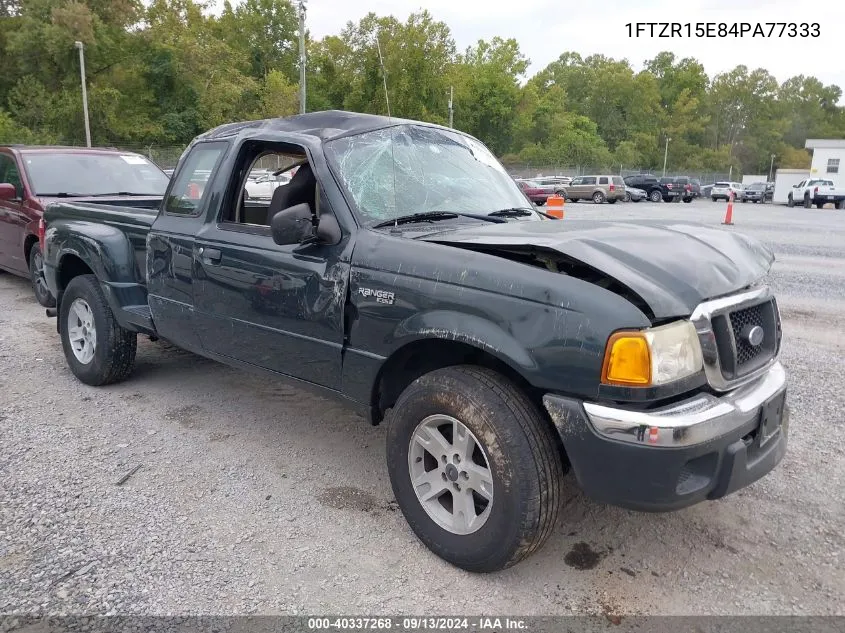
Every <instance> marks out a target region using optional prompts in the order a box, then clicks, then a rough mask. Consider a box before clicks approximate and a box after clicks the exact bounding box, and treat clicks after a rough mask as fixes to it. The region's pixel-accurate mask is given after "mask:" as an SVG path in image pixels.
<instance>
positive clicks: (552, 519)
mask: <svg viewBox="0 0 845 633" xmlns="http://www.w3.org/2000/svg"><path fill="white" fill-rule="evenodd" d="M561 450H562V449H561V447H560V442H559V439H558V438H557V436H556V435H554V432H553V427H552V426H551V424H550V423H549V422H548V420H546V419H545V418H544V417H543V416H542V414H541V413H540V411H539V410H538V408H537V407H536V406H535V405H534V404H533V403H532V402H531V401H530V400H529V399H528V398H527V396H526V395H525V394H524V393H523V392H522V391H521V390H520V389H518V388H517V387H516V386H515V385H514V384H513V383H511V382H510V381H508V380H507V379H506V378H504V377H503V376H501V375H500V374H498V373H496V372H494V371H491V370H488V369H482V368H479V367H470V366H457V367H447V368H444V369H438V370H435V371H433V372H430V373H428V374H425V375H423V376H421V377H420V378H418V379H417V380H415V381H414V382H413V383H411V385H410V386H408V388H407V389H405V391H404V392H403V393H402V395H401V396H400V397H399V400H398V401H397V403H396V406H395V407H394V409H393V412H392V414H391V416H390V421H389V427H388V430H387V466H388V471H389V473H390V481H391V485H392V487H393V493H394V495H395V497H396V501H397V502H398V504H399V507H400V508H401V509H402V513H403V514H404V515H405V519H406V520H407V521H408V524H409V525H410V527H411V529H412V530H413V531H414V533H415V534H416V535H417V537H418V538H419V539H420V540H421V541H422V542H423V543H424V544H425V545H426V547H428V548H429V549H430V550H431V551H432V552H434V553H435V554H437V555H438V556H440V557H441V558H443V559H444V560H446V561H448V562H450V563H452V564H453V565H456V566H457V567H460V568H462V569H465V570H467V571H473V572H492V571H497V570H500V569H505V568H506V567H510V566H511V565H514V564H516V563H518V562H519V561H521V560H522V559H524V558H526V557H527V556H529V555H530V554H532V553H534V552H535V551H537V550H538V549H540V547H541V546H542V545H543V544H544V543H545V541H546V540H547V539H548V537H549V535H550V534H551V532H552V530H553V529H554V526H555V523H556V521H557V516H558V512H559V509H560V505H561V494H562V490H561V486H562V478H563V475H564V466H563V458H562V453H561Z"/></svg>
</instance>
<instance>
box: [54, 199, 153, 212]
mask: <svg viewBox="0 0 845 633" xmlns="http://www.w3.org/2000/svg"><path fill="white" fill-rule="evenodd" d="M163 197H164V196H62V197H60V198H57V197H55V196H38V200H39V202H41V205H42V206H44V207H46V206H47V205H48V204H52V203H54V202H86V203H87V202H92V203H94V204H119V205H122V206H125V207H138V208H141V209H152V208H157V207H158V205H159V204H160V203H161V200H162V198H163Z"/></svg>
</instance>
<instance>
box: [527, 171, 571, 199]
mask: <svg viewBox="0 0 845 633" xmlns="http://www.w3.org/2000/svg"><path fill="white" fill-rule="evenodd" d="M534 182H536V183H537V184H538V185H540V186H541V187H543V188H548V189H549V190H550V191H551V192H552V193H554V194H556V195H559V196H562V195H563V194H564V191H565V190H566V187H567V186H568V185H569V184H570V183H571V182H572V178H570V177H569V176H545V177H543V178H534Z"/></svg>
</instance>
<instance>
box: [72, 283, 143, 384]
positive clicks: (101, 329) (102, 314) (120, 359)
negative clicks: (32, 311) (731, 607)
mask: <svg viewBox="0 0 845 633" xmlns="http://www.w3.org/2000/svg"><path fill="white" fill-rule="evenodd" d="M59 319H61V321H60V327H61V338H62V348H63V349H64V353H65V358H66V359H67V362H68V365H69V366H70V370H71V371H72V372H73V375H74V376H76V377H77V378H78V379H79V380H80V381H82V382H84V383H85V384H86V385H93V386H100V385H108V384H111V383H114V382H120V381H121V380H125V379H126V378H127V377H128V376H129V374H130V373H132V368H133V366H134V365H135V352H136V350H137V346H138V339H137V337H136V335H135V333H134V332H130V331H129V330H125V329H123V328H122V327H120V325H118V323H117V321H116V320H115V318H114V314H113V313H112V311H111V308H110V307H109V304H108V302H107V301H106V297H105V295H104V294H103V290H102V289H101V288H100V284H99V282H98V281H97V278H96V277H95V276H94V275H80V276H78V277H74V278H73V279H71V281H70V283H69V284H68V285H67V289H66V290H65V292H64V294H63V295H62V303H61V305H60V306H59Z"/></svg>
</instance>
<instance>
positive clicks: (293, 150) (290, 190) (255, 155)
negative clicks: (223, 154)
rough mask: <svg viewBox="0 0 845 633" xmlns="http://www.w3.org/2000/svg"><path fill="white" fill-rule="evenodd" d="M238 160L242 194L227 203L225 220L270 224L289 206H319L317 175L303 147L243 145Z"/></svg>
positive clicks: (247, 223) (229, 221)
mask: <svg viewBox="0 0 845 633" xmlns="http://www.w3.org/2000/svg"><path fill="white" fill-rule="evenodd" d="M239 163H240V168H239V169H237V170H236V173H237V174H238V181H239V182H240V188H239V195H237V196H232V197H233V198H236V199H235V200H233V203H234V204H229V205H225V210H224V214H223V217H222V218H221V220H222V221H223V222H227V223H235V224H242V225H249V226H270V222H271V220H272V219H273V216H275V215H276V214H277V213H278V212H279V211H281V210H283V209H287V208H288V207H292V206H294V205H297V204H302V203H307V204H308V205H309V206H310V207H311V209H312V211H315V210H316V204H317V201H316V193H317V179H316V177H315V175H314V172H313V170H312V169H311V165H310V164H309V163H308V158H307V156H306V154H305V151H304V150H302V149H301V148H298V147H293V146H284V147H278V148H271V147H268V146H267V145H266V144H264V145H263V146H261V145H257V144H256V146H254V147H246V148H245V149H244V151H243V152H242V155H241V157H240V160H239ZM230 199H231V198H230Z"/></svg>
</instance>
